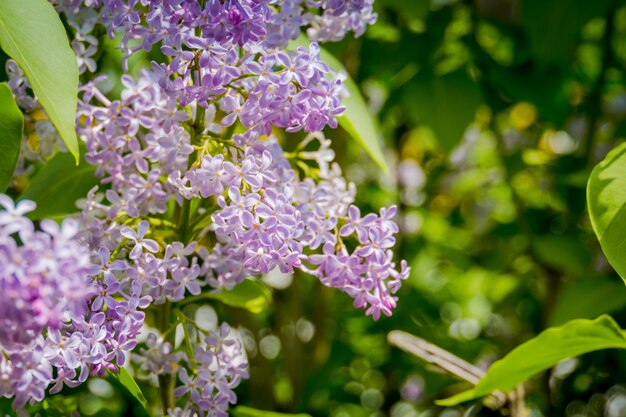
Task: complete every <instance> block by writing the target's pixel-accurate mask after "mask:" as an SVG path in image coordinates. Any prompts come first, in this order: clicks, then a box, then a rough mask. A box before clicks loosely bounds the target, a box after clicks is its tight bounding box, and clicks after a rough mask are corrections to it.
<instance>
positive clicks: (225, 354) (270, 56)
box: [0, 0, 409, 416]
mask: <svg viewBox="0 0 626 417" xmlns="http://www.w3.org/2000/svg"><path fill="white" fill-rule="evenodd" d="M52 3H53V5H54V6H55V7H56V9H57V10H58V11H59V12H61V13H63V14H64V16H65V17H66V19H67V21H68V24H69V25H70V26H71V27H72V28H73V30H74V32H75V33H74V39H73V40H72V47H73V48H74V50H75V52H76V54H77V57H78V65H79V67H80V71H81V73H83V74H84V76H85V80H89V81H85V82H84V83H83V84H82V85H81V87H80V100H79V108H78V115H77V131H78V134H79V136H80V138H81V140H82V142H83V143H84V145H85V147H86V154H85V158H86V160H87V162H88V163H89V164H93V165H94V166H95V167H96V175H97V176H98V177H99V178H100V186H98V187H95V188H94V189H92V190H91V191H90V192H89V194H88V195H87V196H86V197H85V199H84V200H82V201H80V202H79V206H80V207H81V212H80V213H79V214H78V215H76V216H72V217H69V218H67V219H66V220H64V221H63V223H62V224H61V225H60V226H59V225H57V224H56V223H54V222H53V221H51V220H44V221H41V222H40V223H39V224H33V222H31V221H30V220H28V218H27V217H25V215H27V214H28V211H30V210H32V209H33V208H34V207H33V204H32V203H31V202H29V201H20V202H18V203H17V205H14V204H15V203H14V202H13V200H12V199H10V198H9V197H7V196H4V195H0V204H2V206H3V207H4V211H1V212H0V288H1V291H0V322H1V323H0V324H2V325H1V326H0V350H1V354H0V394H1V395H3V396H5V397H9V398H15V401H14V407H15V408H21V407H24V406H25V405H26V404H27V403H33V402H35V401H40V400H42V399H43V397H44V395H45V393H46V391H48V392H50V393H54V392H58V391H59V390H60V389H61V388H62V387H63V386H64V385H67V386H70V387H73V386H76V385H78V384H80V383H82V382H84V381H85V380H86V379H87V378H88V377H89V376H90V375H94V376H103V375H104V374H105V372H107V371H111V372H117V371H118V370H119V368H120V367H122V366H124V365H125V364H127V363H128V361H129V359H130V358H133V360H135V361H136V362H137V364H138V365H139V366H140V368H141V369H144V370H146V371H149V372H151V373H153V374H156V375H157V376H158V380H159V385H160V389H161V392H162V400H163V410H164V413H168V414H169V415H170V416H183V415H184V416H187V415H194V413H197V414H198V415H203V416H226V415H228V413H227V410H228V407H229V405H231V404H234V403H236V400H237V397H236V395H235V393H234V391H233V389H234V388H236V386H237V385H238V384H239V382H240V381H241V380H242V379H243V378H247V377H248V374H247V360H246V355H245V352H244V349H243V345H242V343H241V341H240V340H239V338H238V336H237V332H236V330H234V329H231V328H230V327H229V326H228V325H227V324H226V323H223V324H222V325H221V327H220V328H219V330H218V329H215V330H208V329H203V328H201V327H200V326H198V325H197V324H196V323H195V322H194V321H193V319H191V318H190V317H187V316H186V315H185V314H184V313H183V311H182V306H184V305H185V304H186V303H189V302H195V301H196V300H198V301H199V300H201V299H202V296H203V294H218V293H220V292H221V291H226V290H232V289H235V288H236V287H237V285H238V284H240V283H241V282H242V281H244V279H246V278H249V277H252V278H253V279H254V277H259V276H260V275H262V274H265V273H268V272H270V271H272V270H274V269H277V268H278V269H279V270H280V271H281V272H283V273H293V272H295V271H303V272H305V273H308V274H311V275H313V276H315V277H317V278H319V280H320V281H321V282H322V283H323V284H324V285H326V286H329V287H333V288H337V289H339V290H341V291H343V292H345V293H346V294H348V295H349V296H350V297H352V298H353V299H354V306H355V307H357V308H359V309H363V310H365V312H366V314H368V315H371V316H372V317H373V318H374V319H378V318H379V317H380V316H381V315H386V316H389V315H391V314H392V310H393V309H394V307H395V305H396V297H395V296H394V294H395V293H396V291H397V290H398V289H399V287H400V285H401V282H402V280H403V279H405V278H407V276H408V274H409V268H408V267H407V265H406V262H404V261H402V262H401V263H400V265H396V262H395V261H394V259H393V252H392V247H393V245H394V243H395V238H394V235H395V234H396V233H397V232H398V227H397V226H396V224H395V223H394V221H393V220H392V219H393V217H394V214H395V213H396V208H395V207H389V208H382V209H381V210H380V212H379V213H378V214H375V213H369V214H366V215H365V216H362V215H361V212H360V210H359V208H358V207H356V206H355V205H354V204H353V203H354V198H355V187H354V185H353V184H351V183H349V182H348V181H346V180H345V179H344V178H343V177H342V173H341V169H340V168H339V166H338V165H337V164H336V163H335V162H334V153H333V151H332V150H331V148H330V143H331V141H330V140H329V139H327V138H326V137H325V136H324V134H323V133H322V130H323V129H325V128H327V127H329V128H334V127H336V126H337V123H338V122H337V117H338V116H339V115H341V114H342V113H343V111H344V110H345V108H344V107H343V106H342V104H341V100H342V97H343V95H344V94H345V91H344V87H343V83H342V82H343V79H344V75H343V74H341V73H336V72H334V71H333V70H331V69H330V68H329V67H328V65H327V64H326V63H324V62H323V61H322V60H321V59H320V47H319V45H318V43H316V42H319V41H327V40H339V39H341V38H343V36H344V35H345V34H346V32H347V31H352V32H354V33H355V34H356V35H360V34H362V33H363V31H364V30H365V27H366V26H367V25H368V24H371V23H373V22H374V20H375V19H376V15H375V14H374V13H373V11H372V1H368V0H328V1H323V0H285V1H276V0H225V1H224V0H207V1H198V0H125V1H122V0H56V1H52ZM99 24H103V25H104V26H105V27H106V31H107V33H108V35H109V36H111V37H113V36H114V35H115V34H116V33H120V34H121V37H122V41H121V45H122V49H123V51H124V54H125V61H124V65H127V64H128V61H127V59H128V58H129V57H130V56H131V55H132V54H133V53H135V52H137V51H139V50H145V51H150V50H152V49H153V48H158V49H159V50H160V52H161V53H162V54H163V56H164V57H166V59H165V60H164V61H163V62H152V67H151V68H150V69H146V70H143V71H142V72H141V73H140V74H139V76H138V77H136V78H133V77H131V76H130V75H129V74H125V75H123V76H122V79H121V83H122V85H123V90H122V92H121V95H120V97H119V99H113V98H110V97H108V96H107V94H106V93H105V92H104V91H102V90H101V89H100V88H99V86H100V85H101V83H102V82H103V81H104V79H105V77H103V76H102V75H99V74H98V72H97V71H98V68H97V65H96V61H95V60H94V56H95V54H96V53H97V51H98V50H99V44H98V40H97V38H96V37H94V36H93V35H92V34H91V33H92V31H93V30H94V28H95V27H96V26H97V25H99ZM303 30H304V31H305V32H306V34H307V35H308V37H309V39H311V40H314V41H315V42H312V43H310V44H309V46H308V47H302V46H300V47H297V48H295V49H294V48H292V47H289V46H288V45H289V42H290V41H293V40H295V39H296V38H298V37H299V36H300V34H301V32H302V31H303ZM7 70H8V71H7V72H8V75H9V77H10V82H9V84H10V86H11V87H12V89H13V92H14V94H15V96H16V99H17V102H18V103H19V104H20V105H21V106H22V108H23V109H24V110H27V111H28V112H29V114H35V112H36V110H37V109H39V111H41V110H40V107H39V104H38V102H37V99H36V97H32V96H30V95H29V92H30V90H29V88H28V80H27V79H26V78H25V77H24V76H23V74H22V73H21V70H20V69H19V67H17V66H16V65H15V64H14V63H12V62H11V61H9V64H8V68H7ZM90 74H92V75H93V76H91V75H90ZM29 121H30V120H28V119H27V122H29ZM43 121H47V119H45V118H44V119H43ZM32 122H33V123H38V121H37V120H32ZM281 131H284V132H289V133H290V134H291V135H290V136H289V137H290V138H293V137H297V138H299V139H297V140H298V143H296V144H290V146H289V148H290V149H291V148H294V149H295V150H294V151H292V152H286V151H285V150H284V148H283V146H284V145H285V144H284V134H282V133H280V132H281ZM39 137H40V138H41V141H42V142H45V143H49V144H52V145H54V144H58V145H59V146H58V148H59V149H60V150H64V148H63V146H62V145H60V141H59V138H58V135H57V134H56V132H55V131H54V129H47V130H43V129H42V131H41V132H40V133H39ZM24 140H25V143H24V145H23V146H22V149H23V151H22V154H21V157H20V163H19V168H18V173H20V174H28V173H29V172H30V170H32V169H33V165H34V162H35V161H38V160H45V159H46V158H48V157H49V156H51V155H52V154H53V153H54V152H55V151H56V150H55V146H34V145H33V143H31V142H29V140H28V137H25V139H24ZM294 140H296V139H294ZM303 167H304V168H303ZM146 314H154V315H155V316H156V317H158V319H159V322H158V328H157V329H152V328H150V329H148V328H147V326H146V323H144V321H145V318H146ZM17 326H19V327H20V328H21V329H22V330H21V331H18V330H17ZM177 328H182V329H183V330H185V335H184V336H185V337H184V339H185V340H184V342H183V343H182V344H180V345H176V344H175V343H174V341H173V339H172V336H173V334H174V333H175V331H176V329H177ZM142 329H143V330H145V331H147V332H148V333H149V335H148V336H147V338H145V342H141V343H140V339H139V335H140V333H141V332H142ZM188 329H193V331H192V332H191V331H188ZM136 348H137V349H136ZM133 350H134V351H135V353H134V354H133V355H132V356H131V355H130V354H129V353H130V352H131V351H133Z"/></svg>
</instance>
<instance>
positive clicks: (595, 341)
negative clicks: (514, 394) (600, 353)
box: [437, 315, 626, 406]
mask: <svg viewBox="0 0 626 417" xmlns="http://www.w3.org/2000/svg"><path fill="white" fill-rule="evenodd" d="M612 348H619V349H626V336H625V335H624V332H623V331H622V330H621V329H620V328H619V326H618V325H617V323H615V321H613V319H612V318H611V317H609V316H606V315H603V316H600V317H598V318H597V319H595V320H586V319H578V320H572V321H570V322H568V323H566V324H564V325H563V326H561V327H552V328H550V329H547V330H545V331H543V332H541V333H540V334H539V335H538V336H536V337H534V338H532V339H530V340H529V341H527V342H526V343H523V344H521V345H519V346H518V347H516V348H515V349H513V350H512V351H511V352H510V353H509V354H508V355H506V356H505V357H504V358H502V359H500V360H498V361H496V362H494V363H493V365H491V367H489V369H488V370H487V372H486V373H485V375H484V376H483V377H482V378H481V379H480V381H478V384H476V387H474V388H473V389H471V390H468V391H465V392H462V393H460V394H457V395H455V396H453V397H450V398H446V399H444V400H441V401H438V402H437V403H438V404H440V405H444V406H452V405H456V404H458V403H460V402H463V401H469V400H472V399H475V398H480V397H483V396H485V395H488V394H490V393H492V392H494V391H496V390H501V391H506V392H508V391H511V390H513V389H514V388H515V387H517V386H518V385H519V384H521V383H523V382H524V381H526V380H528V379H529V378H530V377H532V376H533V375H535V374H537V373H539V372H541V371H544V370H546V369H549V368H551V367H553V366H555V365H556V364H558V363H559V362H561V361H562V360H564V359H567V358H571V357H574V356H578V355H582V354H583V353H587V352H592V351H595V350H600V349H612Z"/></svg>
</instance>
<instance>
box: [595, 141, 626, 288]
mask: <svg viewBox="0 0 626 417" xmlns="http://www.w3.org/2000/svg"><path fill="white" fill-rule="evenodd" d="M587 204H588V207H589V217H590V218H591V225H592V226H593V230H594V232H595V233H596V236H597V237H598V240H599V241H600V246H602V251H603V252H604V254H605V255H606V258H607V259H608V261H609V263H610V264H611V265H612V266H613V268H615V271H617V273H618V274H619V275H620V276H621V277H622V279H624V280H625V281H626V256H624V254H625V253H626V252H625V251H624V249H625V248H626V144H622V145H620V146H618V147H617V148H615V149H613V150H612V151H611V152H610V153H609V154H608V155H607V156H606V158H604V160H603V161H602V162H600V163H599V164H598V165H597V166H596V167H595V168H594V170H593V171H592V172H591V176H590V177H589V182H588V183H587Z"/></svg>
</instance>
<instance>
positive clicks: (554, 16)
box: [522, 0, 614, 67]
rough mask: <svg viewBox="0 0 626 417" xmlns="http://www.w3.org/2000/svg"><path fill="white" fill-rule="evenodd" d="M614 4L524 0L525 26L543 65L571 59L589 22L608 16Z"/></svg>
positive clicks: (604, 0) (605, 1)
mask: <svg viewBox="0 0 626 417" xmlns="http://www.w3.org/2000/svg"><path fill="white" fill-rule="evenodd" d="M613 3H614V1H613V0H595V1H579V0H551V1H543V0H524V1H523V2H522V17H523V22H524V28H525V30H526V33H527V34H528V37H529V38H530V47H531V51H532V54H533V55H534V57H535V58H536V59H537V61H538V62H539V64H540V65H542V66H544V67H549V66H552V65H555V66H557V65H561V64H567V63H568V62H570V61H571V59H573V57H574V52H575V51H576V45H577V43H578V40H579V37H580V33H581V31H582V28H583V26H584V25H585V23H587V22H588V21H589V20H591V19H593V18H595V17H601V16H604V15H605V14H606V13H607V11H608V10H609V8H610V7H611V6H612V5H613Z"/></svg>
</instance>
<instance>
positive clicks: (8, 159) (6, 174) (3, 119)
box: [0, 83, 24, 193]
mask: <svg viewBox="0 0 626 417" xmlns="http://www.w3.org/2000/svg"><path fill="white" fill-rule="evenodd" d="M0 109H2V113H0V193H3V192H4V191H6V189H7V188H8V187H9V184H10V183H11V178H13V172H14V171H15V166H16V165H17V158H18V156H19V154H20V145H21V143H22V131H23V129H24V117H23V116H22V112H21V111H20V109H19V108H18V107H17V104H16V103H15V99H14V98H13V94H12V93H11V89H10V88H9V86H8V85H7V84H6V83H2V84H0Z"/></svg>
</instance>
